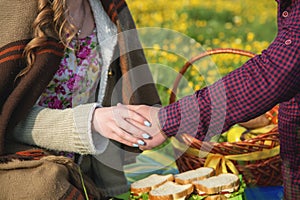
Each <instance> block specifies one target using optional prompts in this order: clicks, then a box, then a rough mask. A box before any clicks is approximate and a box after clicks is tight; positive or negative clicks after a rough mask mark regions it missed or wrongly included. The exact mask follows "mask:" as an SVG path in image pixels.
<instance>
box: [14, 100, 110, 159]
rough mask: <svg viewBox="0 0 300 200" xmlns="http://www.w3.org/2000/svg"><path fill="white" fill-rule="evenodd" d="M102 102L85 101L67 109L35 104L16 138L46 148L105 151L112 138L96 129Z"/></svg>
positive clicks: (15, 134) (83, 152) (73, 150)
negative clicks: (95, 118) (94, 119)
mask: <svg viewBox="0 0 300 200" xmlns="http://www.w3.org/2000/svg"><path fill="white" fill-rule="evenodd" d="M97 107H98V104H96V103H91V104H84V105H79V106H77V107H75V108H69V109H64V110H58V109H50V108H44V107H40V106H34V107H33V108H32V111H31V112H30V114H29V115H28V117H27V118H26V120H23V121H22V122H20V123H19V124H18V125H17V127H16V128H15V130H14V137H15V139H16V140H18V141H20V142H23V143H26V144H30V145H37V146H40V147H42V148H46V149H51V150H58V151H68V152H75V153H79V154H101V153H102V152H103V151H104V150H105V149H106V147H107V145H108V139H107V138H105V137H103V136H102V135H100V134H99V133H92V128H91V126H92V117H93V112H94V110H95V108H97Z"/></svg>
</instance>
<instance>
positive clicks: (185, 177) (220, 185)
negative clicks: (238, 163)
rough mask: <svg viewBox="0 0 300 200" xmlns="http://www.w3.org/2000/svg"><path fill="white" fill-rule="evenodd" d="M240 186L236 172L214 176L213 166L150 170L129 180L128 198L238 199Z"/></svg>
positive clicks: (139, 199) (180, 199)
mask: <svg viewBox="0 0 300 200" xmlns="http://www.w3.org/2000/svg"><path fill="white" fill-rule="evenodd" d="M243 190H244V188H242V187H241V180H240V177H239V176H237V175H235V174H231V173H226V174H219V175H217V176H216V175H215V171H214V169H212V168H209V167H201V168H198V169H195V170H190V171H187V172H183V173H180V174H176V175H172V174H168V175H158V174H152V175H150V176H148V177H146V178H144V179H141V180H138V181H136V182H134V183H132V184H131V199H136V200H146V199H149V200H173V199H176V200H184V199H188V200H202V199H205V200H223V199H224V200H227V199H242V194H243ZM237 196H238V197H240V198H236V197H237Z"/></svg>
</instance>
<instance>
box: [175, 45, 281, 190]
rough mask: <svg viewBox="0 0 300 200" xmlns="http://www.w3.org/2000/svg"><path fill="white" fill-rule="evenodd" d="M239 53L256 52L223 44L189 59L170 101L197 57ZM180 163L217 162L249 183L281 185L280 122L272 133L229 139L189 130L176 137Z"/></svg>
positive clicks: (190, 166) (195, 165)
mask: <svg viewBox="0 0 300 200" xmlns="http://www.w3.org/2000/svg"><path fill="white" fill-rule="evenodd" d="M222 53H230V54H238V55H242V56H248V57H253V56H255V54H254V53H251V52H248V51H244V50H240V49H229V48H219V49H213V50H210V51H207V52H205V53H202V54H199V55H198V56H196V57H194V58H192V59H191V60H189V61H188V62H187V63H186V64H185V65H184V66H183V67H182V69H181V71H180V74H179V75H178V76H177V78H176V80H175V82H174V85H173V90H172V91H173V93H172V94H171V96H170V103H173V102H175V100H176V93H175V91H176V90H177V86H178V84H179V81H180V79H181V77H182V75H183V74H184V73H185V72H186V70H187V69H188V68H189V67H190V66H191V65H192V64H193V63H194V62H195V61H197V60H199V59H201V58H203V57H205V56H209V55H213V54H222ZM172 143H173V146H174V150H175V155H176V156H177V157H176V164H177V167H178V170H179V171H180V172H184V171H187V170H191V169H196V168H198V167H203V166H213V167H214V168H215V169H216V168H217V171H219V172H227V171H229V172H233V173H239V174H242V175H243V178H244V181H245V183H246V184H247V185H248V186H250V185H251V186H253V185H254V186H274V185H281V184H282V178H281V164H282V162H281V159H280V156H279V134H278V129H277V126H275V128H274V129H273V130H271V131H270V132H268V133H265V134H262V135H259V136H257V137H255V138H252V139H248V140H244V141H239V142H234V143H229V142H221V143H215V142H206V141H200V140H197V139H195V138H193V137H192V136H190V135H188V134H184V135H182V136H181V137H180V138H177V139H175V138H172Z"/></svg>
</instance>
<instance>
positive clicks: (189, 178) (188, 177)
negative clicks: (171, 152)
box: [174, 167, 215, 184]
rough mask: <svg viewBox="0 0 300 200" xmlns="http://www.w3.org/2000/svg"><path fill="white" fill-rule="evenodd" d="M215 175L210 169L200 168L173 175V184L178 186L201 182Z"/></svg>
mask: <svg viewBox="0 0 300 200" xmlns="http://www.w3.org/2000/svg"><path fill="white" fill-rule="evenodd" d="M213 175H215V170H214V169H213V168H210V167H200V168H198V169H195V170H189V171H186V172H182V173H180V174H176V175H174V178H175V182H176V183H179V184H187V183H192V182H193V181H196V180H203V179H206V178H209V177H211V176H213Z"/></svg>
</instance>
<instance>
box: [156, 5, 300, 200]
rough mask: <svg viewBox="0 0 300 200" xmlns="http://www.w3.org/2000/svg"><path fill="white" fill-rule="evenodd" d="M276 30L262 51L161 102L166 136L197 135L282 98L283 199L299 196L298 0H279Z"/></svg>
mask: <svg viewBox="0 0 300 200" xmlns="http://www.w3.org/2000/svg"><path fill="white" fill-rule="evenodd" d="M277 2H278V34H277V36H276V38H275V40H274V41H273V42H272V43H271V44H270V46H269V47H268V48H267V49H266V50H264V51H263V52H262V53H261V54H260V55H257V56H255V57H254V58H252V59H250V60H249V61H248V62H246V63H245V64H244V65H243V66H242V67H240V68H238V69H236V70H234V71H232V72H231V73H230V74H228V75H227V76H225V77H223V78H222V79H221V80H219V81H217V82H216V83H215V84H213V85H211V86H208V87H206V88H203V89H202V90H199V91H197V92H195V93H194V94H193V95H191V96H186V97H184V98H182V99H180V100H179V101H177V102H175V103H173V104H171V105H168V106H166V107H164V108H162V109H161V110H160V111H159V119H160V123H161V126H162V127H163V131H164V132H165V133H166V135H167V136H169V137H170V136H174V135H180V134H182V133H189V134H191V135H193V136H194V137H196V138H198V139H200V140H209V138H210V137H212V136H213V135H216V134H220V133H221V132H224V131H226V130H228V129H229V127H230V126H232V125H234V124H236V123H239V122H243V121H247V120H250V119H251V118H254V117H256V116H259V115H261V114H263V113H265V112H267V111H268V110H270V109H271V108H272V107H273V106H275V105H276V104H278V103H280V106H279V107H280V110H279V119H278V120H279V124H278V127H279V133H280V142H281V143H280V150H281V152H280V153H281V157H282V160H283V168H282V170H283V182H284V191H285V198H286V199H300V167H299V166H300V130H299V129H300V50H299V47H300V0H294V1H292V0H291V1H289V0H277Z"/></svg>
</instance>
